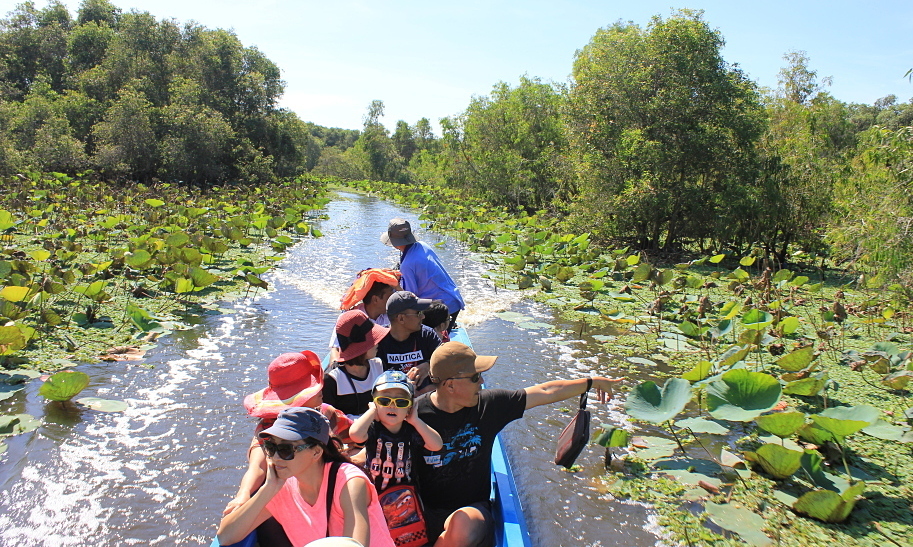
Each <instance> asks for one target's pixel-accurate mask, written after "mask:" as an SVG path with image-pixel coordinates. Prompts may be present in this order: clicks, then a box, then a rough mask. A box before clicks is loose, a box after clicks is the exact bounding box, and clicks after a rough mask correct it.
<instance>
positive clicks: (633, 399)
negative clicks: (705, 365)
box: [625, 378, 691, 424]
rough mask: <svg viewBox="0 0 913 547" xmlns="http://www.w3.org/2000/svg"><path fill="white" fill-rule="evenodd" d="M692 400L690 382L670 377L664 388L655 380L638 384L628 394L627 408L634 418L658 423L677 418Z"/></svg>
mask: <svg viewBox="0 0 913 547" xmlns="http://www.w3.org/2000/svg"><path fill="white" fill-rule="evenodd" d="M690 400H691V384H690V382H688V380H683V379H681V378H669V379H668V380H666V383H665V384H664V385H663V387H662V390H660V388H659V387H658V386H657V385H656V384H655V383H654V382H643V383H641V384H640V385H638V386H637V387H636V388H634V389H633V390H632V391H631V392H630V393H629V394H628V398H627V400H626V401H625V410H626V411H627V412H628V414H630V415H631V417H633V418H636V419H638V420H644V421H646V422H651V423H655V424H658V423H663V422H667V421H669V420H671V419H673V418H675V416H676V415H678V413H679V412H681V411H682V410H683V409H684V408H685V405H687V404H688V402H689V401H690Z"/></svg>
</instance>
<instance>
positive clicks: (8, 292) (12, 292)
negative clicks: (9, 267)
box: [0, 285, 31, 302]
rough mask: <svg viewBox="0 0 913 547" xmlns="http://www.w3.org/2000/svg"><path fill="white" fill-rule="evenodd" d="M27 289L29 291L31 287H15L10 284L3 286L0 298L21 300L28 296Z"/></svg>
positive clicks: (14, 300) (13, 300)
mask: <svg viewBox="0 0 913 547" xmlns="http://www.w3.org/2000/svg"><path fill="white" fill-rule="evenodd" d="M29 291H31V287H16V286H12V285H11V286H9V287H3V289H2V290H0V298H3V299H5V300H9V301H10V302H22V301H23V300H26V299H27V298H28V295H29Z"/></svg>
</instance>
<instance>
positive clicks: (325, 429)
mask: <svg viewBox="0 0 913 547" xmlns="http://www.w3.org/2000/svg"><path fill="white" fill-rule="evenodd" d="M269 435H272V436H273V437H279V438H280V439H282V440H284V441H304V440H307V439H314V440H315V441H318V442H320V444H324V445H325V444H327V443H329V442H330V422H329V421H327V419H326V417H324V415H323V414H321V413H320V412H318V411H316V410H314V409H313V408H302V407H294V408H288V409H285V410H283V411H282V412H280V413H279V417H278V418H276V421H275V422H273V425H272V427H269V428H267V429H264V430H263V431H261V432H260V437H261V438H263V437H268V436H269Z"/></svg>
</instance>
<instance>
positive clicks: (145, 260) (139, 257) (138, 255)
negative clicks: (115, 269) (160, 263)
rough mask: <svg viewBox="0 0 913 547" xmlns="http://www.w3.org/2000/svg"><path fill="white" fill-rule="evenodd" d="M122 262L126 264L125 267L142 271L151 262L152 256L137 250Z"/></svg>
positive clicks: (144, 251) (147, 252)
mask: <svg viewBox="0 0 913 547" xmlns="http://www.w3.org/2000/svg"><path fill="white" fill-rule="evenodd" d="M124 261H125V262H126V263H127V266H130V267H131V268H134V269H142V268H145V267H146V266H148V265H149V263H150V262H152V255H151V254H149V251H146V250H143V249H139V250H137V251H134V252H133V253H130V254H128V255H127V256H126V257H124Z"/></svg>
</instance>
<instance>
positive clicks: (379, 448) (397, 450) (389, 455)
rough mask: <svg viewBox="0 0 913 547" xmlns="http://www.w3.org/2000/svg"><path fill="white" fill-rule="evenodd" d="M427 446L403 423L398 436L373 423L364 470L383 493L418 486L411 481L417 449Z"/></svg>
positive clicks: (370, 428)
mask: <svg viewBox="0 0 913 547" xmlns="http://www.w3.org/2000/svg"><path fill="white" fill-rule="evenodd" d="M424 443H425V441H424V440H422V437H421V435H419V434H418V431H416V430H415V428H414V427H413V426H412V424H410V423H408V422H403V425H402V427H400V430H399V433H391V432H390V431H389V430H388V429H387V428H386V427H384V425H383V424H382V423H380V422H378V421H374V423H372V424H371V426H370V427H369V428H368V441H367V442H366V443H365V450H366V452H367V456H366V459H365V467H366V468H367V469H368V477H369V478H370V479H371V482H372V483H374V489H375V490H377V492H378V493H380V492H383V491H384V490H386V489H387V488H389V487H391V486H396V485H399V484H415V481H413V480H412V474H413V473H414V471H413V466H414V463H413V459H412V457H413V454H414V447H419V446H423V445H424Z"/></svg>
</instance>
